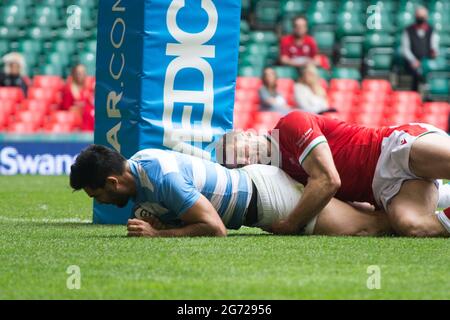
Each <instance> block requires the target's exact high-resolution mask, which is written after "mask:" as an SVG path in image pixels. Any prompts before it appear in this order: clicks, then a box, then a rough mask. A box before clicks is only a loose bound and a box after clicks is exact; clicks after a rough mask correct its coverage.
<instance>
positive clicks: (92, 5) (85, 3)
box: [66, 0, 98, 9]
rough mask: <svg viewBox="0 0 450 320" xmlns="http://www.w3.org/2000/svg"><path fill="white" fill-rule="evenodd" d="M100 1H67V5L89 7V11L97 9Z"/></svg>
mask: <svg viewBox="0 0 450 320" xmlns="http://www.w3.org/2000/svg"><path fill="white" fill-rule="evenodd" d="M97 3H98V1H92V0H66V5H76V6H79V7H87V8H89V9H93V8H97V6H98V4H97Z"/></svg>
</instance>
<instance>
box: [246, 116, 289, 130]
mask: <svg viewBox="0 0 450 320" xmlns="http://www.w3.org/2000/svg"><path fill="white" fill-rule="evenodd" d="M281 117H282V115H281V114H279V113H277V112H258V113H257V114H256V117H255V123H254V125H253V126H252V127H253V128H254V129H255V130H257V131H262V132H265V131H268V130H270V129H273V127H275V125H276V124H277V123H278V121H280V119H281Z"/></svg>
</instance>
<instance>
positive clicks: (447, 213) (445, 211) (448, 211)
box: [444, 208, 450, 219]
mask: <svg viewBox="0 0 450 320" xmlns="http://www.w3.org/2000/svg"><path fill="white" fill-rule="evenodd" d="M444 213H445V215H446V216H447V218H449V219H450V208H447V209H445V210H444Z"/></svg>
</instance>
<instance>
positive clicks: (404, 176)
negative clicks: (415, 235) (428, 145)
mask: <svg viewBox="0 0 450 320" xmlns="http://www.w3.org/2000/svg"><path fill="white" fill-rule="evenodd" d="M417 125H420V126H422V127H424V128H426V129H427V130H428V132H426V133H423V134H421V135H419V136H413V135H411V134H409V133H407V132H404V131H401V130H399V131H394V132H393V133H392V134H391V135H390V136H389V137H386V138H384V139H383V143H382V146H381V155H380V158H379V159H378V163H377V167H376V169H375V175H374V179H373V183H372V189H373V194H374V196H375V201H376V202H377V203H378V205H380V206H382V207H383V208H384V209H385V210H386V211H387V207H388V204H389V202H390V201H391V200H392V199H393V198H394V197H395V196H396V195H397V194H398V193H399V192H400V188H401V187H402V185H403V183H404V182H405V181H408V180H420V179H421V178H419V177H417V176H416V175H415V174H414V173H413V172H412V171H411V169H410V168H409V155H410V153H411V148H412V145H413V144H414V142H415V141H416V140H417V139H419V138H420V137H422V136H424V135H426V134H440V135H442V136H447V133H445V132H444V131H442V130H440V129H438V128H436V127H434V126H431V125H428V124H417ZM433 182H434V183H435V185H436V188H438V189H439V193H440V194H439V204H440V205H442V206H443V207H444V208H447V206H446V204H448V199H447V196H446V192H448V190H447V189H446V188H439V181H438V180H434V181H433Z"/></svg>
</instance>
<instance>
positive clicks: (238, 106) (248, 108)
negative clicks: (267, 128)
mask: <svg viewBox="0 0 450 320" xmlns="http://www.w3.org/2000/svg"><path fill="white" fill-rule="evenodd" d="M258 109H259V105H258V104H254V103H247V102H236V103H235V104H234V111H235V112H239V113H251V112H257V111H258Z"/></svg>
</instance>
